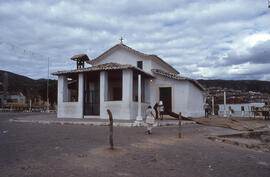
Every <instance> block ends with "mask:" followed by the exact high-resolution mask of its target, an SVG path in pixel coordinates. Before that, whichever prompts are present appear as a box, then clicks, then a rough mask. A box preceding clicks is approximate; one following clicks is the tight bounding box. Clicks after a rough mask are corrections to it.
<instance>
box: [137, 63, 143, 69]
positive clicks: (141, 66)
mask: <svg viewBox="0 0 270 177" xmlns="http://www.w3.org/2000/svg"><path fill="white" fill-rule="evenodd" d="M137 67H138V68H140V69H143V61H137Z"/></svg>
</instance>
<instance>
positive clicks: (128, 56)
mask: <svg viewBox="0 0 270 177" xmlns="http://www.w3.org/2000/svg"><path fill="white" fill-rule="evenodd" d="M137 61H143V70H145V71H146V72H149V73H150V72H151V69H152V68H151V60H150V59H149V60H148V59H145V58H141V57H139V56H137V55H135V54H133V53H131V52H128V51H126V50H124V49H118V50H116V51H114V52H113V53H111V54H110V55H108V56H106V57H105V58H103V59H102V60H101V61H100V62H98V63H97V64H96V65H99V64H104V63H119V64H130V65H132V66H136V67H137Z"/></svg>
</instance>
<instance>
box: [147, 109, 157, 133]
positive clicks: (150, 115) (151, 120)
mask: <svg viewBox="0 0 270 177" xmlns="http://www.w3.org/2000/svg"><path fill="white" fill-rule="evenodd" d="M145 114H146V121H145V122H146V124H147V131H146V133H148V134H151V133H152V132H151V131H152V128H153V124H154V123H155V116H154V114H153V110H152V107H151V106H148V108H147V109H146V113H145Z"/></svg>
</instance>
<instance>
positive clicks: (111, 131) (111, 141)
mask: <svg viewBox="0 0 270 177" xmlns="http://www.w3.org/2000/svg"><path fill="white" fill-rule="evenodd" d="M107 112H108V114H109V119H110V124H109V127H110V136H109V138H110V148H111V149H112V150H113V149H114V147H113V116H112V112H111V111H110V110H109V109H107Z"/></svg>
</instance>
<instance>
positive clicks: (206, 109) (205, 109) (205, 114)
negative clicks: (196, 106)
mask: <svg viewBox="0 0 270 177" xmlns="http://www.w3.org/2000/svg"><path fill="white" fill-rule="evenodd" d="M208 107H209V105H208V104H207V103H205V104H204V105H203V108H204V117H205V118H208Z"/></svg>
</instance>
